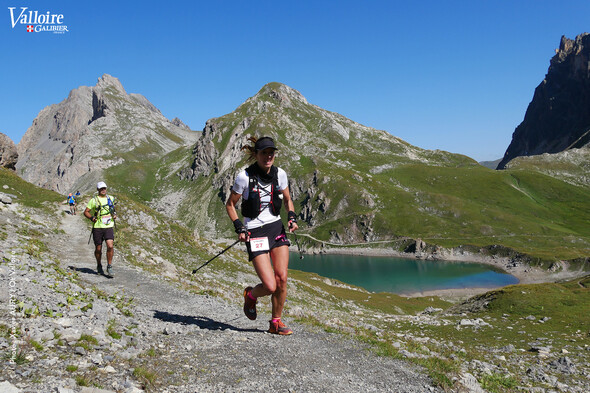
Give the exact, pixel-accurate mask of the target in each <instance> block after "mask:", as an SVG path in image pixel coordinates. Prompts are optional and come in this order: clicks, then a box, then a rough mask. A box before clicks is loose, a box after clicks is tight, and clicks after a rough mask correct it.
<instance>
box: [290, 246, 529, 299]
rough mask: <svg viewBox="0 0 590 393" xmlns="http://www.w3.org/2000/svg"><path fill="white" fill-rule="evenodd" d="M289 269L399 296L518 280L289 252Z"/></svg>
mask: <svg viewBox="0 0 590 393" xmlns="http://www.w3.org/2000/svg"><path fill="white" fill-rule="evenodd" d="M289 268H290V269H296V270H302V271H305V272H312V273H317V274H319V275H320V276H323V277H328V278H333V279H336V280H339V281H342V282H344V283H347V284H352V285H356V286H359V287H362V288H365V289H366V290H368V291H371V292H391V293H395V294H399V295H403V294H410V293H415V292H422V291H432V290H440V289H455V288H496V287H502V286H505V285H510V284H517V283H518V279H517V278H516V277H514V276H512V275H510V274H507V273H504V272H502V271H500V270H497V269H495V268H494V267H492V266H489V265H483V264H479V263H468V262H449V261H423V260H413V259H405V258H392V257H368V256H358V255H326V254H323V255H304V258H303V259H300V258H299V254H298V253H291V254H290V258H289Z"/></svg>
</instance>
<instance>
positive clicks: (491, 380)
mask: <svg viewBox="0 0 590 393" xmlns="http://www.w3.org/2000/svg"><path fill="white" fill-rule="evenodd" d="M517 385H518V381H517V380H516V379H515V378H514V377H513V376H506V375H498V374H490V375H484V376H483V377H482V380H481V387H482V388H484V389H485V390H487V391H488V392H490V393H503V392H510V391H512V390H511V389H513V388H516V386H517Z"/></svg>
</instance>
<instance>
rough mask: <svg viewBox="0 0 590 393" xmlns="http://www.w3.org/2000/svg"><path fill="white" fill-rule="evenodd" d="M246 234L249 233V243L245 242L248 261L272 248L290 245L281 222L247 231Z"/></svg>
mask: <svg viewBox="0 0 590 393" xmlns="http://www.w3.org/2000/svg"><path fill="white" fill-rule="evenodd" d="M248 232H250V241H249V242H246V248H247V249H248V260H249V261H251V260H252V259H254V258H255V257H256V256H258V255H261V254H266V253H268V252H269V251H270V250H272V249H273V248H277V247H280V246H290V245H291V243H290V242H289V240H288V239H287V234H286V233H285V227H284V226H283V223H282V222H281V220H277V221H275V222H271V223H270V224H267V225H263V226H261V227H258V228H253V229H249V230H248Z"/></svg>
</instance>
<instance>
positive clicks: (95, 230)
mask: <svg viewBox="0 0 590 393" xmlns="http://www.w3.org/2000/svg"><path fill="white" fill-rule="evenodd" d="M96 189H97V190H98V195H95V196H94V197H93V198H91V199H90V201H88V205H87V206H86V210H84V216H85V217H86V218H88V219H89V220H90V221H92V223H93V224H92V237H93V238H94V246H95V248H94V256H95V257H96V271H97V272H98V274H104V271H103V270H102V263H101V259H102V242H103V241H104V242H105V244H106V245H107V252H106V254H107V276H110V277H113V276H114V273H113V265H112V263H113V255H114V253H115V250H114V242H115V231H114V229H113V227H114V226H115V220H116V219H117V214H116V212H115V198H114V197H113V196H112V195H107V185H106V183H105V182H102V181H101V182H98V184H97V185H96Z"/></svg>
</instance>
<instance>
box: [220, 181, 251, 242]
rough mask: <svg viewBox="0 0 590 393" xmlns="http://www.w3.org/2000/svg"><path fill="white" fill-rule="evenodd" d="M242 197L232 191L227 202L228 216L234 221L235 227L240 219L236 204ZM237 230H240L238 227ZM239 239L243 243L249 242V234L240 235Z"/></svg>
mask: <svg viewBox="0 0 590 393" xmlns="http://www.w3.org/2000/svg"><path fill="white" fill-rule="evenodd" d="M241 197H242V195H241V194H238V193H237V192H235V191H233V190H232V191H231V194H230V195H229V198H227V202H225V210H226V211H227V215H228V216H229V218H230V220H232V222H233V223H234V226H235V225H236V224H235V221H236V220H239V219H240V217H239V216H238V212H237V211H236V204H237V203H238V201H239V200H240V198H241ZM240 223H241V222H240ZM237 229H238V228H237V227H236V230H237ZM239 239H240V241H243V242H245V241H248V232H245V233H239Z"/></svg>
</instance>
